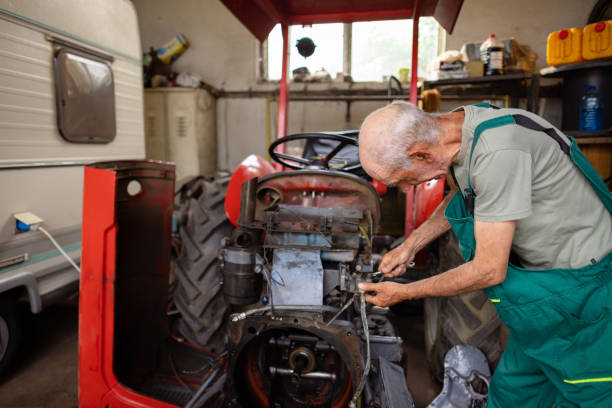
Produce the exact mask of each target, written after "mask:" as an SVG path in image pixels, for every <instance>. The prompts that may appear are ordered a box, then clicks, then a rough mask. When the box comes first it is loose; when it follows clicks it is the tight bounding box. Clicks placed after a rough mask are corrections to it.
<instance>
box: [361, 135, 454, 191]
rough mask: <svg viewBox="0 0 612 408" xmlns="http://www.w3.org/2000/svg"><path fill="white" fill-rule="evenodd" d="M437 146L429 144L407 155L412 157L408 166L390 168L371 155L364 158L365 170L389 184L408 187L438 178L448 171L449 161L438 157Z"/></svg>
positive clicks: (403, 187)
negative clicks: (446, 161)
mask: <svg viewBox="0 0 612 408" xmlns="http://www.w3.org/2000/svg"><path fill="white" fill-rule="evenodd" d="M437 150H439V149H438V147H437V146H432V145H429V147H428V148H426V149H421V150H418V151H416V152H414V153H412V154H411V155H409V156H407V158H408V157H409V159H410V166H409V167H408V168H398V169H394V168H390V167H389V166H388V165H386V164H385V163H380V162H378V161H377V160H376V158H374V157H371V156H370V155H366V156H369V157H368V159H367V160H362V165H363V168H364V170H365V171H366V172H367V173H368V174H369V175H370V176H371V177H372V178H375V179H377V180H380V181H381V182H383V183H384V184H386V185H387V186H398V187H401V188H402V189H407V188H408V187H410V186H414V185H417V184H421V183H424V182H426V181H429V180H432V179H438V178H440V177H442V176H444V175H445V174H446V173H447V172H448V167H449V166H448V163H445V161H444V160H441V159H438V158H437V157H439V156H440V152H438V151H437Z"/></svg>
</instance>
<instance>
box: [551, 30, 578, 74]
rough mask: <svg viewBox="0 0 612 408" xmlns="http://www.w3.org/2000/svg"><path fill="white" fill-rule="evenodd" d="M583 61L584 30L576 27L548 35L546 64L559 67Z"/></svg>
mask: <svg viewBox="0 0 612 408" xmlns="http://www.w3.org/2000/svg"><path fill="white" fill-rule="evenodd" d="M580 61H582V28H579V27H574V28H568V29H564V30H559V31H553V32H552V33H550V34H548V42H547V44H546V62H547V63H548V65H552V66H557V65H564V64H571V63H573V62H580Z"/></svg>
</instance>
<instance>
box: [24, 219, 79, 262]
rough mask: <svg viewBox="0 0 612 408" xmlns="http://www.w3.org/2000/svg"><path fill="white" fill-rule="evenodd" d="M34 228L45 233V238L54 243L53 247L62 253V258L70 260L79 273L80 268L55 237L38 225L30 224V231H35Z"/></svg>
mask: <svg viewBox="0 0 612 408" xmlns="http://www.w3.org/2000/svg"><path fill="white" fill-rule="evenodd" d="M36 230H38V231H40V232H42V233H43V234H45V235H46V236H47V238H49V241H51V243H52V244H53V245H55V247H56V248H57V250H58V251H59V252H60V254H62V255H63V256H64V258H66V259H67V260H68V262H70V265H72V266H73V267H74V269H76V270H77V271H78V272H79V273H81V268H79V267H78V265H77V264H76V263H75V262H74V261H73V260H72V258H70V257H69V256H68V254H67V253H66V251H64V249H63V248H62V247H61V246H60V244H58V243H57V241H56V240H55V238H53V237H52V236H51V234H49V232H48V231H47V230H46V229H44V228H43V227H41V226H40V225H32V231H36Z"/></svg>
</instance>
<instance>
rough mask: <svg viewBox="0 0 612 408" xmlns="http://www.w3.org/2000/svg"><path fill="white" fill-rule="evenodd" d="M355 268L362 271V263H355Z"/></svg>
mask: <svg viewBox="0 0 612 408" xmlns="http://www.w3.org/2000/svg"><path fill="white" fill-rule="evenodd" d="M355 270H356V271H357V272H361V264H357V265H355Z"/></svg>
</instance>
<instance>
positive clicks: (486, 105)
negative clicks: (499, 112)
mask: <svg viewBox="0 0 612 408" xmlns="http://www.w3.org/2000/svg"><path fill="white" fill-rule="evenodd" d="M473 106H476V107H477V108H492V109H501V108H500V107H499V106H495V105H491V104H490V103H489V102H478V103H475V104H474V105H473Z"/></svg>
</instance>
